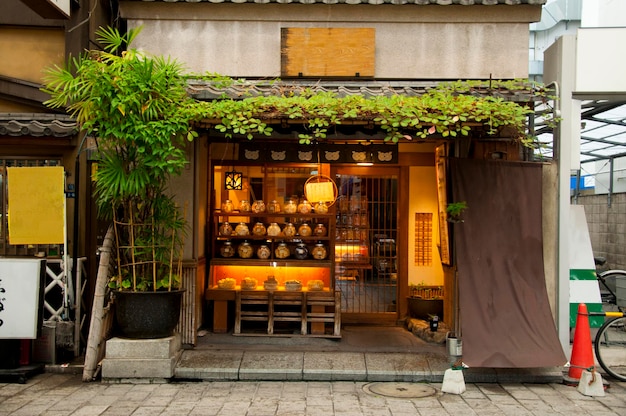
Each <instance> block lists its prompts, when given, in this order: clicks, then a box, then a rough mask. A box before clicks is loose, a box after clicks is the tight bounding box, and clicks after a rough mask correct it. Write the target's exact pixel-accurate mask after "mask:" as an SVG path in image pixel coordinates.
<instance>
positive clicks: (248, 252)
mask: <svg viewBox="0 0 626 416" xmlns="http://www.w3.org/2000/svg"><path fill="white" fill-rule="evenodd" d="M253 252H254V250H253V249H252V246H251V245H250V243H248V242H247V241H244V242H243V243H241V244H239V247H237V254H239V257H241V258H242V259H249V258H250V257H252V253H253Z"/></svg>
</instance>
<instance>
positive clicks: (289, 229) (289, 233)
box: [283, 223, 297, 237]
mask: <svg viewBox="0 0 626 416" xmlns="http://www.w3.org/2000/svg"><path fill="white" fill-rule="evenodd" d="M296 232H297V231H296V227H295V226H294V225H293V224H292V223H287V225H285V228H284V229H283V235H284V236H285V237H294V236H295V235H296Z"/></svg>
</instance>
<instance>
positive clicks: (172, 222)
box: [44, 29, 197, 290]
mask: <svg viewBox="0 0 626 416" xmlns="http://www.w3.org/2000/svg"><path fill="white" fill-rule="evenodd" d="M138 33H139V30H130V31H129V32H128V33H127V34H125V35H121V34H120V33H119V32H117V31H116V30H114V29H100V30H99V31H98V32H97V35H98V36H99V38H98V41H99V42H101V44H102V45H103V48H104V50H95V51H94V50H92V51H88V52H86V53H85V54H84V55H81V56H80V57H78V58H72V59H70V61H69V62H68V64H67V66H66V67H65V68H60V67H52V68H49V69H48V70H47V72H46V75H45V88H44V91H46V92H48V93H49V94H50V96H51V98H50V100H48V101H47V102H46V104H47V105H48V106H50V107H52V108H66V109H67V111H68V112H69V113H70V114H71V115H73V116H74V117H75V118H76V120H77V121H78V122H79V123H80V125H81V127H82V130H83V131H84V132H85V134H89V135H93V136H95V137H96V140H97V143H98V150H99V160H98V168H97V171H96V172H95V175H94V180H95V184H96V187H95V189H96V191H95V192H96V201H97V204H98V208H99V213H100V215H101V216H102V217H103V218H106V219H113V220H114V222H115V224H116V226H117V227H116V230H117V234H116V237H117V245H118V274H119V275H118V276H117V277H116V279H115V281H114V282H113V285H114V286H118V287H120V288H125V289H132V290H148V289H150V290H158V289H161V288H168V289H169V288H171V287H172V286H175V283H176V280H177V277H176V276H175V275H174V273H173V270H172V268H173V265H172V261H173V257H174V256H173V254H172V250H174V253H176V255H177V257H178V254H179V252H180V250H181V245H182V242H183V237H184V235H183V234H184V227H185V221H184V218H182V216H181V214H180V212H179V210H178V209H177V207H176V204H175V201H174V200H173V198H172V197H171V196H169V195H168V194H167V183H168V179H169V177H170V176H172V175H178V174H180V173H181V172H182V169H183V168H184V166H185V164H186V163H187V160H186V155H185V150H184V144H185V141H186V140H191V139H193V137H195V136H196V135H197V133H195V132H194V131H193V130H192V129H191V126H190V120H191V119H192V118H193V117H194V115H195V114H196V111H195V110H194V108H195V106H196V103H195V101H194V100H192V99H191V98H189V96H188V95H187V92H186V78H185V77H184V76H183V75H182V67H181V66H180V65H179V64H178V63H176V62H175V61H171V60H169V59H165V58H162V57H148V56H145V55H143V54H142V53H140V52H138V51H136V50H133V49H129V50H126V51H124V52H121V51H120V49H121V48H122V47H124V46H126V45H128V44H130V43H131V42H132V40H133V39H134V38H135V37H136V36H137V34H138ZM118 52H121V53H119V54H118ZM181 254H182V253H181ZM164 269H165V270H164ZM167 269H169V276H167V274H166V276H167V280H166V281H163V278H162V276H163V273H164V272H165V271H166V270H167ZM126 279H129V280H126Z"/></svg>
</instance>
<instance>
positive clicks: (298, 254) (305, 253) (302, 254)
mask: <svg viewBox="0 0 626 416" xmlns="http://www.w3.org/2000/svg"><path fill="white" fill-rule="evenodd" d="M293 255H294V257H295V258H297V259H298V260H305V259H306V258H307V257H309V249H308V248H307V246H306V244H304V243H298V245H296V248H295V250H294V251H293Z"/></svg>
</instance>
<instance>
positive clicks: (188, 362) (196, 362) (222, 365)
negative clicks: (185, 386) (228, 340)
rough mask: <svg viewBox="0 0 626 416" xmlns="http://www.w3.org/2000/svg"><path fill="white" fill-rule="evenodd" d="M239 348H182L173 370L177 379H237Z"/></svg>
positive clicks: (239, 364)
mask: <svg viewBox="0 0 626 416" xmlns="http://www.w3.org/2000/svg"><path fill="white" fill-rule="evenodd" d="M242 359H243V351H241V350H231V351H224V350H214V351H210V350H184V351H183V353H182V356H181V359H180V360H179V362H178V365H177V366H176V369H175V371H174V377H175V378H177V379H192V380H238V379H239V368H240V367H241V361H242Z"/></svg>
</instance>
